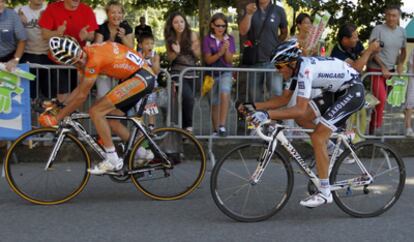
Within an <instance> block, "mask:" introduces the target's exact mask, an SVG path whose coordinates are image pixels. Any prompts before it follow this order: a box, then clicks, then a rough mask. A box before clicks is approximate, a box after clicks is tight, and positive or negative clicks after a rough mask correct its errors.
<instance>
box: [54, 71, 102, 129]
mask: <svg viewBox="0 0 414 242" xmlns="http://www.w3.org/2000/svg"><path fill="white" fill-rule="evenodd" d="M95 80H96V77H91V78H84V80H83V81H81V82H80V84H79V86H77V87H76V88H75V90H73V92H72V93H71V94H70V95H69V97H68V98H67V99H66V100H65V104H66V106H65V107H64V108H63V109H62V110H60V112H59V113H58V114H57V116H56V119H57V120H58V121H60V120H62V119H63V118H64V117H66V116H68V115H69V114H71V113H72V112H73V111H75V110H76V109H77V108H78V107H80V106H81V105H82V104H83V103H84V102H85V101H86V99H87V98H88V95H89V92H90V90H91V89H92V87H93V85H94V84H95Z"/></svg>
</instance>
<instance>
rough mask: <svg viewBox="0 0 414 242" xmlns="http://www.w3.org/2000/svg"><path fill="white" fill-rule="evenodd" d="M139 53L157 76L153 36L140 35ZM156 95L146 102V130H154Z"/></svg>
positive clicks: (157, 59)
mask: <svg viewBox="0 0 414 242" xmlns="http://www.w3.org/2000/svg"><path fill="white" fill-rule="evenodd" d="M138 47H139V51H138V52H139V53H141V55H142V57H144V60H145V62H146V63H147V64H148V66H149V67H151V69H152V71H153V72H154V73H155V74H156V75H158V74H159V73H160V56H159V55H158V54H157V52H155V50H154V36H153V35H152V34H146V33H144V34H142V35H141V37H140V42H139V46H138ZM158 85H159V84H158V82H157V81H155V87H158ZM156 101H157V93H152V94H151V95H150V96H149V97H148V100H147V104H146V107H148V108H147V110H149V111H148V112H149V113H148V128H149V129H151V130H153V129H155V114H152V113H153V110H154V109H156V110H158V108H157V104H156Z"/></svg>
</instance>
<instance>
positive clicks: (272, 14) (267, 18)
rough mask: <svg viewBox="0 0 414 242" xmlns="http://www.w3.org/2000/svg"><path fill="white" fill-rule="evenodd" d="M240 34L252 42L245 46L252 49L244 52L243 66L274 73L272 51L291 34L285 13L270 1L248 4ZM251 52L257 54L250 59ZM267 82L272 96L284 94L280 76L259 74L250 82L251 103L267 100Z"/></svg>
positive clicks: (264, 0)
mask: <svg viewBox="0 0 414 242" xmlns="http://www.w3.org/2000/svg"><path fill="white" fill-rule="evenodd" d="M279 30H280V35H279V33H278V32H279ZM239 31H240V35H242V36H247V38H248V41H249V42H247V43H246V45H251V47H249V48H246V47H245V48H244V51H243V56H244V57H243V63H242V64H243V66H245V67H250V68H264V69H272V70H274V66H273V65H272V64H271V63H270V59H271V54H272V51H273V50H274V49H275V48H276V46H277V45H278V44H279V43H280V42H281V41H284V40H285V39H286V37H287V34H288V30H287V20H286V13H285V10H284V9H283V8H282V7H279V6H277V5H275V4H272V3H271V1H270V0H257V1H256V3H249V4H247V6H246V10H245V13H244V15H243V17H242V19H241V21H240V22H239ZM249 49H250V50H254V51H250V52H249V53H250V54H249V55H248V52H247V50H249ZM249 60H250V61H251V62H249V63H247V62H246V61H249ZM249 79H252V78H249ZM265 81H266V87H267V91H268V93H269V95H271V96H274V95H277V96H278V95H281V94H282V78H281V76H280V75H274V74H273V73H266V74H264V73H263V72H261V73H257V74H256V76H255V77H254V78H253V81H249V91H250V92H249V96H250V98H249V99H250V101H260V100H261V101H263V100H264V98H265V96H266V95H263V93H264V82H265Z"/></svg>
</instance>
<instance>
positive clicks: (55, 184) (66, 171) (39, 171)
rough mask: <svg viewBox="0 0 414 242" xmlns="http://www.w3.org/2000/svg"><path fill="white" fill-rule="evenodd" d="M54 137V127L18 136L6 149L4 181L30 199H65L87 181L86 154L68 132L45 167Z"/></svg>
mask: <svg viewBox="0 0 414 242" xmlns="http://www.w3.org/2000/svg"><path fill="white" fill-rule="evenodd" d="M56 140H57V133H56V129H55V128H40V129H35V130H31V131H29V132H27V133H25V134H23V135H22V136H20V137H19V138H18V139H17V140H16V141H15V142H14V143H13V144H12V146H11V147H10V149H9V150H8V152H7V156H6V159H5V163H4V166H5V172H6V179H7V182H8V183H9V185H10V187H11V188H12V189H13V191H14V192H16V193H17V194H18V195H19V196H20V197H22V198H24V199H25V200H27V201H29V202H32V203H35V204H40V205H55V204H61V203H64V202H66V201H68V200H70V199H72V198H74V197H75V196H76V195H78V194H79V193H80V192H81V191H82V190H83V188H84V187H85V185H86V183H87V182H88V179H89V173H88V172H87V169H88V168H89V167H90V158H89V154H88V153H87V151H86V149H85V147H84V146H83V145H82V143H81V142H80V141H79V140H78V139H77V138H76V137H75V136H73V135H72V134H70V133H66V134H65V135H64V139H63V142H62V143H61V146H60V147H59V149H58V151H57V153H56V157H55V158H54V159H53V160H52V163H51V165H50V166H49V167H48V168H46V164H47V161H48V159H49V157H50V156H51V154H52V151H53V149H54V147H55V146H56Z"/></svg>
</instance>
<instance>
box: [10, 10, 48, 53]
mask: <svg viewBox="0 0 414 242" xmlns="http://www.w3.org/2000/svg"><path fill="white" fill-rule="evenodd" d="M46 6H47V5H46V4H43V6H42V8H41V9H37V10H33V9H31V8H30V7H29V6H28V5H25V6H22V7H17V8H16V9H15V11H16V12H17V13H18V14H19V13H23V14H24V16H26V19H27V23H23V26H24V28H25V29H26V32H27V37H28V39H27V40H26V45H25V50H24V52H25V53H29V54H34V55H47V52H48V51H49V41H47V40H44V39H43V37H42V32H41V29H40V27H39V19H40V16H41V15H42V13H43V11H44V10H45V9H46Z"/></svg>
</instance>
